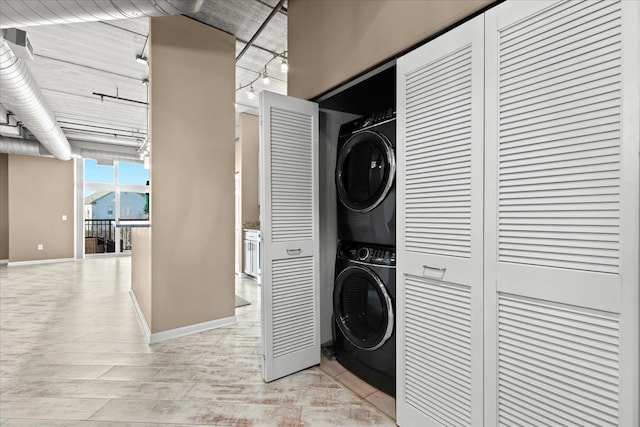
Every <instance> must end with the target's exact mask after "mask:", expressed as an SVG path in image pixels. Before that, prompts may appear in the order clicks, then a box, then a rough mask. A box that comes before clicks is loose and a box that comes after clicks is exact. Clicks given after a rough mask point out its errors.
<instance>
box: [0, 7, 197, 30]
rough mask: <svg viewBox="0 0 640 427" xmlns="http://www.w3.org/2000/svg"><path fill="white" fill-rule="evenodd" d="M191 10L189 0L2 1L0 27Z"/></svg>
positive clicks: (134, 16) (97, 19)
mask: <svg viewBox="0 0 640 427" xmlns="http://www.w3.org/2000/svg"><path fill="white" fill-rule="evenodd" d="M45 3H46V4H45ZM192 9H193V1H192V0H172V1H170V0H83V1H82V2H76V1H47V2H41V1H38V2H35V1H33V2H25V1H12V2H7V1H3V2H2V8H0V22H1V24H0V28H13V27H31V26H35V25H52V24H72V23H77V22H96V21H112V20H116V19H131V18H142V17H145V16H165V15H178V14H181V13H189V12H190V11H191V10H192Z"/></svg>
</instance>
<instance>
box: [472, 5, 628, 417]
mask: <svg viewBox="0 0 640 427" xmlns="http://www.w3.org/2000/svg"><path fill="white" fill-rule="evenodd" d="M638 10H639V7H638V3H637V2H635V1H622V2H620V1H574V0H571V1H560V2H557V1H546V2H543V1H537V2H526V1H514V2H506V3H504V4H501V5H499V6H498V7H496V8H495V9H492V10H491V11H489V12H488V13H487V14H486V18H487V20H486V39H485V43H486V47H487V56H486V61H487V68H486V71H485V75H486V82H487V83H486V88H485V94H486V100H487V104H486V117H487V122H486V139H485V144H486V164H485V170H486V187H485V191H486V197H487V198H486V218H487V222H486V248H487V249H486V266H485V268H486V277H485V286H486V296H485V304H486V313H487V317H486V320H485V322H486V327H487V334H486V341H485V348H486V353H485V360H486V361H487V363H486V370H485V376H486V378H487V384H486V390H485V399H486V405H487V406H486V408H487V409H486V422H485V425H487V426H493V425H504V426H511V425H519V426H543V425H544V426H560V425H562V426H581V427H582V426H599V427H601V426H632V425H638V423H639V420H638V374H639V372H638V299H639V298H638V136H639V132H638V122H639V119H640V114H639V112H638V98H639V96H640V89H639V85H638V76H639V75H640V74H639V73H640V71H639V70H640V68H639V67H638V52H639V49H640V48H639V47H638V46H640V43H639V42H640V40H639V38H638V26H639V25H640V12H639V11H638Z"/></svg>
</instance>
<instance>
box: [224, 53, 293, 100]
mask: <svg viewBox="0 0 640 427" xmlns="http://www.w3.org/2000/svg"><path fill="white" fill-rule="evenodd" d="M276 58H282V64H281V65H280V71H281V72H282V73H285V74H286V73H287V72H288V71H289V65H288V64H287V51H286V50H285V51H284V52H282V53H275V54H274V55H273V58H271V59H270V60H268V61H267V63H266V64H265V65H264V68H263V70H264V71H253V70H249V69H248V68H244V69H245V70H247V71H253V72H254V73H257V74H258V75H257V76H256V78H255V79H253V80H251V81H250V82H249V83H247V84H246V85H243V84H241V85H239V86H238V89H236V92H237V91H239V90H242V89H244V88H247V87H248V88H250V89H249V92H247V97H248V98H249V99H251V100H252V99H254V98H255V97H256V92H255V90H254V89H253V84H254V83H255V82H257V81H258V80H259V79H262V84H264V85H268V84H269V83H270V81H269V80H270V77H269V75H268V74H267V67H268V66H269V64H271V62H273V60H274V59H276ZM240 68H242V67H240ZM276 80H278V79H276ZM280 81H282V80H280Z"/></svg>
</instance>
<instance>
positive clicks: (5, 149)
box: [0, 136, 143, 163]
mask: <svg viewBox="0 0 640 427" xmlns="http://www.w3.org/2000/svg"><path fill="white" fill-rule="evenodd" d="M70 142H71V144H72V147H71V154H72V155H73V156H75V157H82V158H89V159H96V160H107V161H109V162H113V161H114V160H119V161H124V162H129V163H142V162H143V161H142V160H141V159H140V155H139V154H138V153H137V152H135V151H131V152H128V153H127V152H115V151H109V150H98V149H92V148H86V147H87V146H88V145H89V144H91V143H88V142H86V141H76V140H71V141H70ZM0 153H6V154H19V155H23V156H39V157H43V156H46V157H53V156H52V155H51V153H49V152H48V151H47V150H46V148H44V147H43V146H42V145H41V144H40V143H39V142H38V141H36V140H35V139H21V138H7V137H3V136H0Z"/></svg>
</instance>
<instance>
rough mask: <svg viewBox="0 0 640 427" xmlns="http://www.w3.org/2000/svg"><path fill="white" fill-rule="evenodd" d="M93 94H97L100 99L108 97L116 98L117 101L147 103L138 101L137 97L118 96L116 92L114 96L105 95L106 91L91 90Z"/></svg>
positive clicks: (146, 103)
mask: <svg viewBox="0 0 640 427" xmlns="http://www.w3.org/2000/svg"><path fill="white" fill-rule="evenodd" d="M93 95H96V96H99V97H100V100H101V101H104V98H108V99H116V100H118V101H124V102H132V103H135V104H142V105H149V103H148V102H145V101H138V100H137V99H130V98H123V97H121V96H119V95H118V94H117V93H116V95H115V96H114V95H107V94H106V93H99V92H93Z"/></svg>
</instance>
